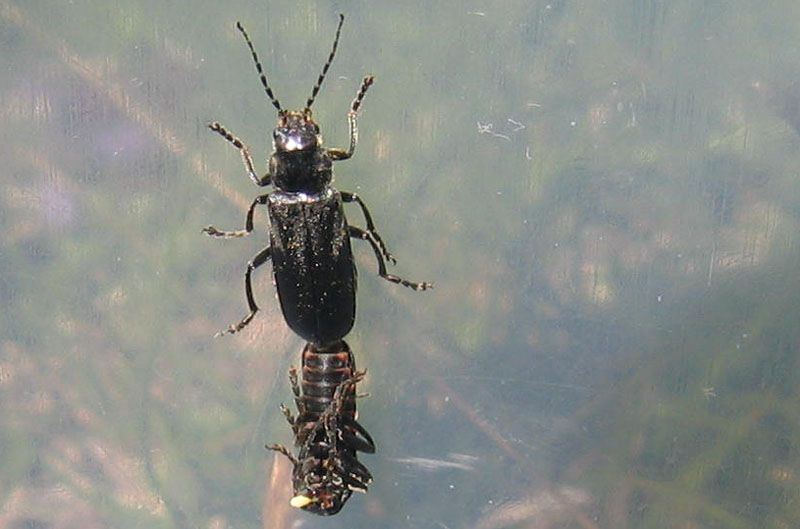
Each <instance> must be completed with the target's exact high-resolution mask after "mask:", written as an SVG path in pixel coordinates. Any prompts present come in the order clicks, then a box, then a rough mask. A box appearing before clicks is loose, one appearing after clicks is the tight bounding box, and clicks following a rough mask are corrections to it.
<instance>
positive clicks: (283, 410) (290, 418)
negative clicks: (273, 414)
mask: <svg viewBox="0 0 800 529" xmlns="http://www.w3.org/2000/svg"><path fill="white" fill-rule="evenodd" d="M281 413H283V416H284V417H286V421H287V422H288V423H289V424H290V425H291V426H292V427H294V422H295V421H294V415H292V410H290V409H289V408H287V407H286V406H284V405H283V403H281Z"/></svg>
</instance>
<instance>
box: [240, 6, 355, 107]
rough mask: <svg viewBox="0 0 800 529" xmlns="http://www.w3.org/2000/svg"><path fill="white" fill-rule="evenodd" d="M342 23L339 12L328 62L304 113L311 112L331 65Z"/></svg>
mask: <svg viewBox="0 0 800 529" xmlns="http://www.w3.org/2000/svg"><path fill="white" fill-rule="evenodd" d="M343 23H344V15H343V14H341V13H339V27H337V28H336V38H334V39H333V49H332V50H331V54H330V55H328V62H326V63H325V66H323V67H322V73H321V74H319V79H317V84H315V85H314V89H313V90H312V91H311V97H309V98H308V101H306V108H305V112H306V114H308V113H310V112H311V105H312V104H313V103H314V98H316V97H317V94H318V93H319V89H320V87H321V86H322V81H324V80H325V74H326V73H328V68H330V67H331V62H333V56H334V55H336V47H337V46H339V34H340V33H341V32H342V24H343ZM251 49H252V46H251ZM253 53H254V54H255V52H253Z"/></svg>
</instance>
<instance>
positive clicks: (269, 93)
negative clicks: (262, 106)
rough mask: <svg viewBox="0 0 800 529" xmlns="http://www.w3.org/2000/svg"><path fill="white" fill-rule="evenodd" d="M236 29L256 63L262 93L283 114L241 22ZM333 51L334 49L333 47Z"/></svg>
mask: <svg viewBox="0 0 800 529" xmlns="http://www.w3.org/2000/svg"><path fill="white" fill-rule="evenodd" d="M340 26H341V24H340ZM236 29H238V30H239V31H241V32H242V35H244V40H245V41H246V42H247V47H248V48H250V53H251V54H252V55H253V62H254V63H256V71H258V75H259V76H260V77H261V84H262V85H264V91H266V92H267V97H269V100H270V102H271V103H272V106H274V107H275V108H277V109H278V113H280V114H283V113H284V110H283V109H282V108H281V104H280V103H279V102H278V99H277V98H276V97H275V94H273V93H272V88H270V87H269V83H268V82H267V76H266V75H264V69H263V68H262V67H261V61H259V60H258V55H257V54H256V49H255V48H254V47H253V43H252V42H250V37H249V36H248V35H247V31H245V30H244V26H242V23H241V22H237V23H236ZM337 38H338V34H337ZM334 49H336V48H335V47H334Z"/></svg>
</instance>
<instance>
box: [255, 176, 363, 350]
mask: <svg viewBox="0 0 800 529" xmlns="http://www.w3.org/2000/svg"><path fill="white" fill-rule="evenodd" d="M267 205H268V209H269V218H270V245H271V247H272V269H273V272H274V276H275V285H276V287H277V289H278V299H279V300H280V304H281V310H282V311H283V315H284V318H285V319H286V322H287V323H288V325H289V327H291V328H292V330H293V331H294V332H296V333H297V334H299V335H300V336H302V337H303V338H304V339H305V340H308V341H310V342H313V343H317V344H326V343H329V342H332V341H335V340H338V339H340V338H342V337H344V336H345V335H347V333H349V332H350V329H351V328H352V327H353V322H354V321H355V311H356V268H355V264H354V262H353V255H352V251H351V249H350V235H349V230H348V226H347V220H346V219H345V216H344V208H343V207H342V198H341V195H340V193H339V192H338V191H336V190H335V189H332V188H330V187H328V188H326V189H325V190H323V191H322V192H320V193H318V194H313V195H302V196H298V194H297V193H284V192H278V191H276V192H274V193H272V194H270V195H269V198H268V202H267ZM321 256H324V259H322V258H320V257H321Z"/></svg>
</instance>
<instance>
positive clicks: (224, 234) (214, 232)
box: [201, 193, 269, 239]
mask: <svg viewBox="0 0 800 529" xmlns="http://www.w3.org/2000/svg"><path fill="white" fill-rule="evenodd" d="M268 197H269V193H267V194H265V195H261V196H258V197H256V199H255V200H254V201H253V203H252V204H250V209H248V210H247V219H246V220H245V222H244V229H243V230H238V231H221V230H218V229H217V228H215V227H214V226H206V227H205V228H203V229H202V230H201V231H202V232H203V233H205V234H206V235H209V236H211V237H219V238H222V239H230V238H231V237H244V236H245V235H249V234H250V232H251V231H253V212H254V211H255V209H256V206H258V205H264V204H266V203H267V198H268Z"/></svg>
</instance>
